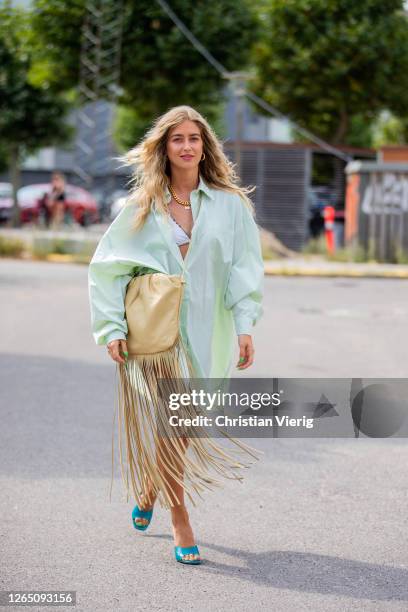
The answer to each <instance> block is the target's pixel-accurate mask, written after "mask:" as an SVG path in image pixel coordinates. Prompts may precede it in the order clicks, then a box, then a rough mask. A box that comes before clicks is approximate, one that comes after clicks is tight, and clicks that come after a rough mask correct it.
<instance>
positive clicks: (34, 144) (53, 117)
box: [0, 9, 72, 225]
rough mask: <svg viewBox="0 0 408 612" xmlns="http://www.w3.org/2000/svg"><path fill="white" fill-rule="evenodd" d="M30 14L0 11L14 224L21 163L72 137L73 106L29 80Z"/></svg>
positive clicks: (2, 109)
mask: <svg viewBox="0 0 408 612" xmlns="http://www.w3.org/2000/svg"><path fill="white" fill-rule="evenodd" d="M28 24H29V22H28V17H27V14H26V13H24V12H22V11H17V10H14V11H12V10H11V9H0V149H1V150H2V151H4V152H5V155H6V157H7V161H8V165H9V173H10V178H11V182H12V184H13V199H14V205H13V215H12V222H13V224H14V225H19V222H20V219H19V217H20V215H19V208H18V204H17V189H18V187H19V185H20V164H21V160H22V159H23V157H24V156H25V155H27V154H28V153H33V152H35V151H36V150H37V149H39V148H40V147H43V146H48V145H51V144H56V143H59V142H66V141H67V140H68V139H69V137H70V136H71V135H72V129H71V128H70V126H68V125H67V124H65V123H64V121H63V120H64V117H65V114H66V112H67V111H68V108H69V104H68V102H67V100H65V99H64V98H63V97H61V96H58V95H56V94H55V93H54V92H52V91H49V89H48V88H47V87H41V86H33V85H32V84H31V83H30V80H29V73H30V68H31V55H30V48H29V45H28V41H27V39H26V32H27V28H28Z"/></svg>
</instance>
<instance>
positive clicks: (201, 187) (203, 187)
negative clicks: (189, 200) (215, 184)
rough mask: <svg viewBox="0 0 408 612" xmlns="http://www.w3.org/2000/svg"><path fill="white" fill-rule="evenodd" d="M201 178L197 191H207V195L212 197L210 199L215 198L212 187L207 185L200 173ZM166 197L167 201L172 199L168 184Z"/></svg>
mask: <svg viewBox="0 0 408 612" xmlns="http://www.w3.org/2000/svg"><path fill="white" fill-rule="evenodd" d="M199 177H200V180H199V183H198V187H197V191H202V192H203V193H205V195H206V196H207V197H208V198H210V200H213V199H214V194H213V192H212V189H211V188H210V187H209V186H208V185H207V183H206V182H205V181H204V179H203V177H202V176H201V174H199ZM165 197H166V200H167V202H169V201H170V200H171V193H170V190H169V188H168V187H167V186H166V189H165Z"/></svg>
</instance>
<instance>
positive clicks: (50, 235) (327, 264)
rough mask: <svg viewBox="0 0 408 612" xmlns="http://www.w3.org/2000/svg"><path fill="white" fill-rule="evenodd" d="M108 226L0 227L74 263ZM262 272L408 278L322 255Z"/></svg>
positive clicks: (277, 262)
mask: <svg viewBox="0 0 408 612" xmlns="http://www.w3.org/2000/svg"><path fill="white" fill-rule="evenodd" d="M107 227H108V225H107V224H105V225H102V224H101V225H97V226H91V227H90V228H87V229H84V228H78V227H75V228H71V229H70V230H68V231H60V232H53V231H51V230H41V229H37V228H35V229H31V230H30V229H28V228H27V229H26V228H24V229H4V228H1V229H0V236H7V237H8V238H19V239H20V240H22V241H24V242H25V243H26V245H27V247H28V248H30V247H31V246H32V245H33V242H34V241H35V242H37V243H38V242H41V241H47V240H53V239H65V240H68V241H69V242H70V244H71V247H72V249H73V251H74V253H73V255H68V254H57V253H53V254H50V255H48V256H47V257H46V259H47V260H48V261H54V262H66V263H70V262H75V261H76V257H75V253H78V252H80V251H81V250H82V248H83V247H84V246H87V247H88V248H91V249H92V247H93V246H95V248H96V245H97V243H98V241H99V239H100V238H101V236H102V234H103V232H104V231H105V230H106V228H107ZM265 274H266V275H270V276H326V277H327V276H329V277H330V276H331V277H352V278H408V264H383V263H355V262H337V261H336V262H334V261H326V260H325V259H324V257H322V256H321V255H305V256H302V255H299V257H292V258H281V259H274V260H265Z"/></svg>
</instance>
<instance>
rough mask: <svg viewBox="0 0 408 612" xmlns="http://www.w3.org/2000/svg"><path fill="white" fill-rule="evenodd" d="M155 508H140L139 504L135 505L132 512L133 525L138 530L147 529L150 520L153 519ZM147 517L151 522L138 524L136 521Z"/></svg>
mask: <svg viewBox="0 0 408 612" xmlns="http://www.w3.org/2000/svg"><path fill="white" fill-rule="evenodd" d="M152 515H153V508H152V509H151V510H140V508H139V506H135V507H134V508H133V512H132V523H133V527H134V528H135V529H137V530H138V531H146V529H147V528H148V526H149V525H150V521H151V520H152ZM140 518H143V519H147V520H148V521H149V522H148V523H147V524H146V525H138V524H137V523H136V520H137V519H140Z"/></svg>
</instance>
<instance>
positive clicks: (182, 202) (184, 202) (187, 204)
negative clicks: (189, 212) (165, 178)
mask: <svg viewBox="0 0 408 612" xmlns="http://www.w3.org/2000/svg"><path fill="white" fill-rule="evenodd" d="M169 191H170V193H171V195H172V196H173V198H174V199H175V200H176V202H177V204H180V205H181V206H184V208H191V204H190V200H182V199H181V198H179V197H178V195H177V193H176V192H175V191H174V189H173V187H172V186H171V185H170V183H169Z"/></svg>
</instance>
